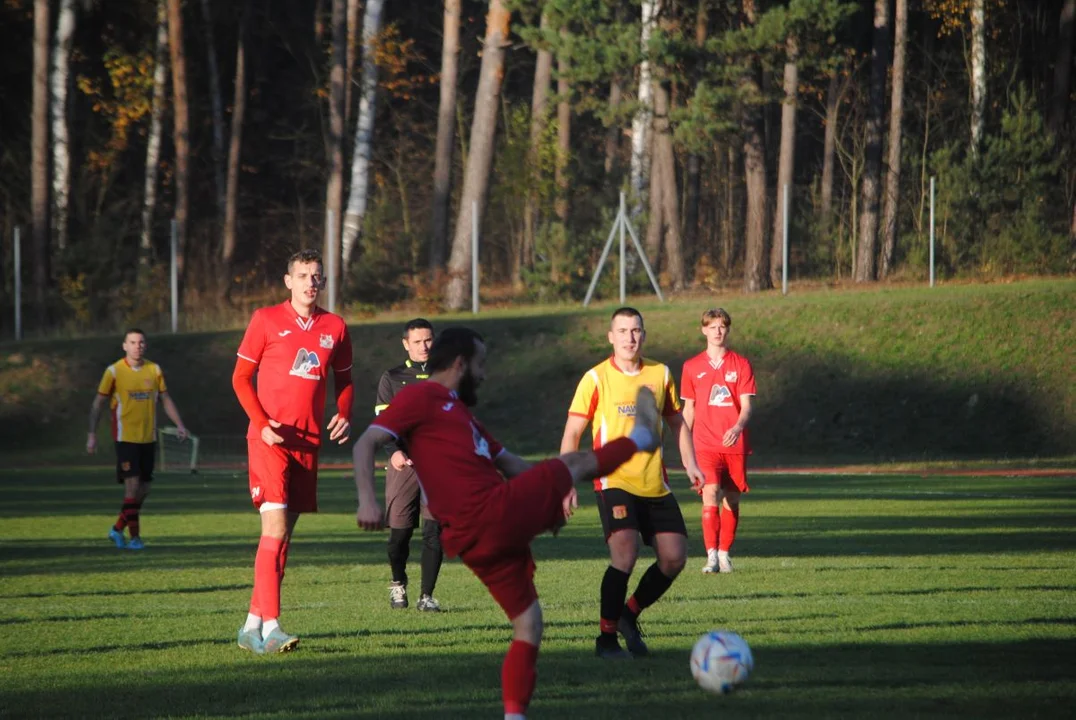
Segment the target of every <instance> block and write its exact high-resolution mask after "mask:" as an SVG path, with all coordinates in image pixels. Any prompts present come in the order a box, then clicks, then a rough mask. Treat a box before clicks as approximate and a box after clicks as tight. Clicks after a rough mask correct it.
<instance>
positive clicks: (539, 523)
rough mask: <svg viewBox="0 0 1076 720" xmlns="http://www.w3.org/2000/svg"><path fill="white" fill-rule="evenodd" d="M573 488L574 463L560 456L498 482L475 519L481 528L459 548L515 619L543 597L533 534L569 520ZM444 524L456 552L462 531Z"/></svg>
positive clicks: (447, 542) (466, 562)
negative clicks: (568, 501) (566, 504)
mask: <svg viewBox="0 0 1076 720" xmlns="http://www.w3.org/2000/svg"><path fill="white" fill-rule="evenodd" d="M571 489H572V475H571V473H570V472H569V471H568V466H567V465H565V464H564V463H563V462H561V461H560V460H559V459H557V458H553V459H550V460H544V461H542V462H540V463H538V464H536V465H534V466H533V467H532V468H531V469H530V470H527V471H526V472H523V473H520V474H519V475H517V476H515V477H514V478H512V479H511V480H509V481H508V482H506V483H505V484H504V485H502V486H500V487H499V488H497V490H496V491H495V493H494V494H493V496H492V497H491V498H490V499H489V501H488V502H487V503H486V504H485V506H484V507H483V509H482V511H481V513H479V514H478V517H476V518H475V520H474V522H475V523H476V525H477V526H478V527H479V528H480V531H479V533H478V536H477V539H476V540H475V541H474V542H473V543H471V544H470V545H469V546H468V547H467V548H466V549H465V550H463V551H462V552H461V553H459V555H460V559H461V560H463V564H464V565H466V566H467V567H469V568H470V569H471V571H472V572H473V573H474V574H475V575H476V576H478V579H479V580H481V581H482V582H483V584H485V586H486V587H487V588H489V594H490V595H492V596H493V599H494V600H496V601H497V604H498V605H500V606H501V609H503V610H504V612H505V614H506V615H507V616H508V619H509V620H511V619H513V618H515V617H516V616H518V615H519V614H520V613H522V612H523V611H524V610H526V609H527V608H529V607H530V606H531V604H532V603H533V602H534V601H535V600H537V599H538V591H537V589H535V587H534V569H535V566H534V557H533V556H532V555H531V540H533V539H534V538H535V537H537V536H538V535H541V534H542V533H544V532H546V531H548V530H553V529H554V528H557V527H559V526H560V525H562V524H563V522H564V509H563V501H564V496H565V495H567V494H568V492H569V491H570V490H571ZM444 528H445V529H444V532H445V536H444V538H443V539H444V543H445V549H446V551H448V552H449V554H450V555H451V554H453V553H452V552H451V545H452V544H453V541H452V536H453V535H456V536H457V537H459V535H457V533H456V532H454V531H455V530H457V528H455V527H451V526H447V525H446V526H444ZM460 529H462V528H460ZM468 534H470V533H468Z"/></svg>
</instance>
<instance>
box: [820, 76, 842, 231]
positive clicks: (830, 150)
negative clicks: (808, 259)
mask: <svg viewBox="0 0 1076 720" xmlns="http://www.w3.org/2000/svg"><path fill="white" fill-rule="evenodd" d="M840 74H841V68H840V66H837V67H835V68H833V74H832V75H830V76H829V89H828V90H827V91H826V127H825V136H824V139H823V141H822V191H821V192H822V199H821V204H822V207H821V212H822V223H823V227H825V228H826V229H827V230H828V229H829V223H830V220H831V219H832V217H831V216H832V213H833V169H834V166H835V164H836V163H835V158H834V156H835V154H836V148H837V116H838V115H839V113H840V109H841V95H840V91H839V89H838V88H839V82H840V81H839V79H838V78H839V77H840Z"/></svg>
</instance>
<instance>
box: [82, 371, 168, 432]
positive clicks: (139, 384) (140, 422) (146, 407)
mask: <svg viewBox="0 0 1076 720" xmlns="http://www.w3.org/2000/svg"><path fill="white" fill-rule="evenodd" d="M167 391H168V388H167V387H165V384H164V373H162V372H161V368H160V366H159V365H157V364H156V363H152V362H150V361H149V360H143V361H142V365H141V367H139V368H138V369H137V370H135V369H134V368H132V367H131V366H130V365H128V364H127V358H123V359H122V360H118V361H116V362H114V363H112V364H111V365H109V366H108V367H107V368H105V374H104V375H102V376H101V384H100V385H98V386H97V392H98V393H99V394H101V395H104V396H105V397H108V398H110V399H111V402H110V404H109V407H110V408H111V409H112V439H113V440H115V441H116V442H130V443H151V442H156V440H157V437H156V435H157V396H158V395H159V394H160V393H163V392H167Z"/></svg>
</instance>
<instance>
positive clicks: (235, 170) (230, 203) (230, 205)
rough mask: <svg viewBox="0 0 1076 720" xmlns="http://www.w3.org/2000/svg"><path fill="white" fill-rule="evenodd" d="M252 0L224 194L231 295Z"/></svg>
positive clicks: (224, 258) (225, 265) (241, 43)
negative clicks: (248, 32)
mask: <svg viewBox="0 0 1076 720" xmlns="http://www.w3.org/2000/svg"><path fill="white" fill-rule="evenodd" d="M250 11H251V0H245V2H244V3H243V15H242V17H241V19H240V20H239V38H238V40H237V41H236V46H235V96H234V97H233V98H232V128H231V138H230V140H229V141H228V173H227V187H226V192H225V196H224V241H223V242H222V243H221V251H220V260H221V267H222V270H223V272H224V277H223V278H222V279H223V282H221V283H220V290H221V292H222V293H223V294H224V295H225V297H227V296H228V293H229V292H230V289H231V286H232V283H231V275H232V262H233V260H234V259H235V244H236V240H235V238H236V232H235V231H236V225H237V224H238V214H239V213H238V209H239V167H240V159H241V152H242V148H243V119H244V116H245V115H246V111H247V27H248V25H249V23H250Z"/></svg>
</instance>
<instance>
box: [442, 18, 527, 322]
mask: <svg viewBox="0 0 1076 720" xmlns="http://www.w3.org/2000/svg"><path fill="white" fill-rule="evenodd" d="M511 19H512V14H511V12H509V11H508V10H507V9H506V8H505V6H504V4H503V3H502V2H501V0H489V13H488V14H487V15H486V37H485V40H484V41H483V45H482V65H481V68H480V70H479V75H478V90H477V91H476V92H475V103H474V117H473V119H472V121H471V142H470V148H469V149H468V153H467V166H466V168H465V169H464V173H463V193H462V195H461V197H460V210H459V215H458V216H457V217H456V232H455V234H454V236H453V239H452V256H451V258H450V259H449V262H448V272H449V275H450V279H449V282H448V287H447V288H446V290H445V304H446V305H447V306H448V307H449V308H450V309H452V310H460V309H462V308H463V307H464V306H465V305H466V299H467V294H466V291H467V289H468V288H469V287H471V283H470V282H468V278H469V276H470V269H471V222H472V217H473V216H472V205H473V204H477V210H478V219H479V220H481V218H482V215H483V213H484V212H485V209H486V193H487V191H488V190H489V173H490V168H491V167H492V165H493V141H494V138H495V136H496V133H497V104H498V98H499V97H500V94H501V84H502V82H503V80H504V55H505V52H504V49H505V47H506V45H507V44H508V42H509V35H508V33H509V25H510V23H511ZM478 224H479V225H481V223H480V222H479V223H478ZM473 280H474V281H477V279H473Z"/></svg>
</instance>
